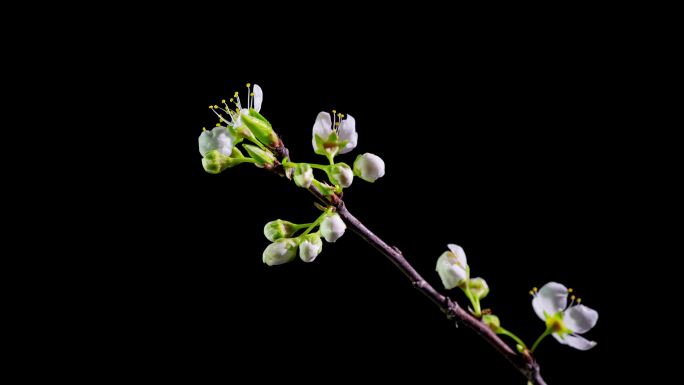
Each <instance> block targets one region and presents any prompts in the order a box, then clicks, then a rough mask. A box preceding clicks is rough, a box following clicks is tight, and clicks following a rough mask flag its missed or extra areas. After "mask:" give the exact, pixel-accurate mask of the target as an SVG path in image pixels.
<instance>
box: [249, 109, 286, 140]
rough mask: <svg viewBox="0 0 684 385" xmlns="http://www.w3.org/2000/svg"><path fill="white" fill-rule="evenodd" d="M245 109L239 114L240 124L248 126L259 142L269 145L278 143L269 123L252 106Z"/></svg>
mask: <svg viewBox="0 0 684 385" xmlns="http://www.w3.org/2000/svg"><path fill="white" fill-rule="evenodd" d="M245 111H246V110H243V112H242V114H241V115H240V120H241V121H242V124H244V125H245V126H246V127H247V128H249V130H250V131H251V132H252V133H253V134H254V136H255V137H256V138H257V139H258V140H259V141H260V142H261V143H263V144H265V145H267V146H270V147H275V146H276V145H278V142H279V139H278V135H277V134H276V133H275V131H273V127H271V123H269V122H268V120H266V118H264V117H263V115H261V114H260V113H258V112H257V111H256V110H255V109H253V108H250V109H249V111H247V112H245Z"/></svg>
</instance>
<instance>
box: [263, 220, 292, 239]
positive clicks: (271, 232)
mask: <svg viewBox="0 0 684 385" xmlns="http://www.w3.org/2000/svg"><path fill="white" fill-rule="evenodd" d="M295 231H297V225H295V224H294V223H292V222H288V221H284V220H282V219H276V220H275V221H271V222H268V223H267V224H266V226H264V235H265V236H266V239H268V240H269V241H271V242H275V241H277V240H278V239H281V238H289V237H291V236H292V234H294V233H295Z"/></svg>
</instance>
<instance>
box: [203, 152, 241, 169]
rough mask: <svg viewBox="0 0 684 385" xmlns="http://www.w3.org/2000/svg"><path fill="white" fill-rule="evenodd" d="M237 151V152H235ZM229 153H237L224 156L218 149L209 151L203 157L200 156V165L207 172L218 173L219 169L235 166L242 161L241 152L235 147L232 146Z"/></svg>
mask: <svg viewBox="0 0 684 385" xmlns="http://www.w3.org/2000/svg"><path fill="white" fill-rule="evenodd" d="M236 151H237V152H236ZM231 155H238V156H237V157H235V158H234V157H232V156H225V155H223V154H221V153H220V152H219V151H218V150H212V151H209V152H208V153H207V154H206V155H205V156H204V158H202V166H204V170H205V171H206V172H208V173H209V174H218V173H220V172H221V171H223V170H225V169H227V168H231V167H233V166H237V165H238V164H240V163H242V158H244V157H243V156H242V154H241V153H240V151H238V150H237V149H235V148H233V152H232V153H231Z"/></svg>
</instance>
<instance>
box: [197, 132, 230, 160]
mask: <svg viewBox="0 0 684 385" xmlns="http://www.w3.org/2000/svg"><path fill="white" fill-rule="evenodd" d="M198 142H199V152H200V154H202V156H205V155H206V154H207V153H208V152H209V151H212V150H218V152H220V153H221V154H222V155H226V156H230V154H231V153H232V152H233V142H234V140H233V136H232V135H231V133H230V131H229V130H228V129H227V128H226V127H223V126H218V127H214V128H213V129H211V130H208V131H203V132H202V133H201V134H200V136H199V138H198Z"/></svg>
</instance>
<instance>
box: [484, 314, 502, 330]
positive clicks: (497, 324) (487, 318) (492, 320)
mask: <svg viewBox="0 0 684 385" xmlns="http://www.w3.org/2000/svg"><path fill="white" fill-rule="evenodd" d="M482 322H484V323H485V325H487V326H488V327H489V328H490V329H492V331H493V332H494V333H498V332H499V330H500V329H501V321H499V317H497V316H495V315H494V314H485V315H483V316H482Z"/></svg>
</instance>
